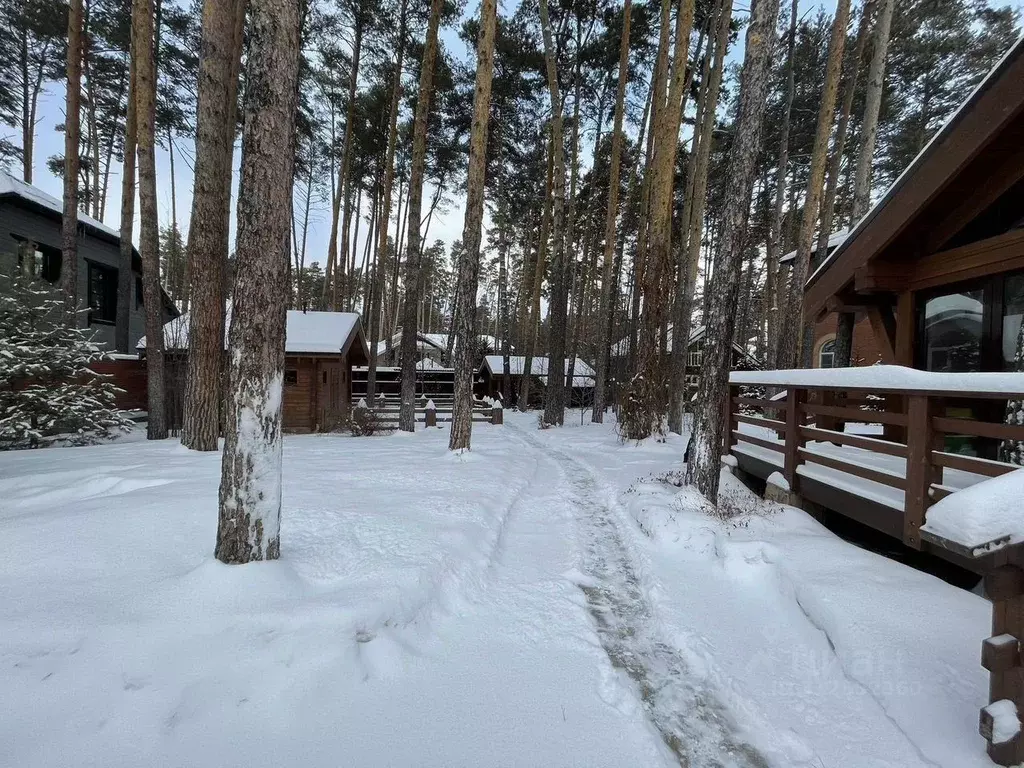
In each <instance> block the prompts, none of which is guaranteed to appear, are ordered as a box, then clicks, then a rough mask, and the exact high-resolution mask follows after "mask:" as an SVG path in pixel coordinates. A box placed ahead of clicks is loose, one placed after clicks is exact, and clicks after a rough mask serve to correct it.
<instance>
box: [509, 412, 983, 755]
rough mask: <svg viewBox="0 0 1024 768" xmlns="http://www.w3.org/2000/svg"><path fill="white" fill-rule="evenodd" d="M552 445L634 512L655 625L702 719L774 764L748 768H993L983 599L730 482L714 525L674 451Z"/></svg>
mask: <svg viewBox="0 0 1024 768" xmlns="http://www.w3.org/2000/svg"><path fill="white" fill-rule="evenodd" d="M514 418H515V417H513V418H511V419H510V421H514ZM538 434H539V435H540V436H541V439H542V440H545V441H550V443H551V444H552V446H554V447H557V448H558V449H559V450H562V451H565V452H566V453H568V454H569V455H571V456H573V457H576V458H577V459H578V460H579V462H580V463H581V464H585V465H586V466H588V467H589V468H591V470H592V471H593V473H594V476H595V477H596V478H600V481H601V483H602V493H603V494H604V495H605V497H606V498H609V499H612V500H614V503H615V504H616V505H617V506H618V508H619V509H620V515H619V518H620V520H621V522H620V530H622V531H625V532H626V533H624V534H623V535H628V532H629V531H630V530H632V535H631V537H630V541H631V546H632V547H634V548H635V551H636V552H637V556H636V557H637V561H638V562H639V563H640V566H639V568H640V573H641V587H640V588H641V590H642V592H643V593H644V594H647V595H649V596H650V597H651V603H652V610H653V611H654V614H655V615H654V621H655V622H656V623H657V624H658V626H660V627H662V628H663V632H664V634H663V636H662V637H663V639H664V638H667V639H666V642H669V643H671V644H672V645H673V646H674V647H675V648H677V649H678V652H679V653H680V654H682V655H684V656H685V657H686V658H687V659H688V662H689V664H690V672H689V675H690V677H692V678H694V679H696V680H697V681H698V682H697V683H695V684H698V685H699V686H700V693H701V700H702V701H703V702H704V703H703V705H702V706H701V707H699V708H698V711H703V716H704V717H706V718H713V719H715V720H716V721H718V722H727V723H730V724H731V727H732V728H734V729H735V736H734V738H735V739H736V740H737V741H739V742H745V743H746V744H749V745H751V746H752V747H753V748H755V749H756V750H757V752H758V753H759V755H760V757H761V758H763V759H762V761H761V762H757V761H756V760H737V764H740V765H751V764H756V765H770V766H779V768H783V767H785V768H789V767H791V766H807V767H808V768H810V767H811V766H815V767H818V766H868V765H871V766H875V765H877V766H883V765H884V766H901V768H911V767H912V768H925V767H926V766H928V767H929V768H935V766H940V767H941V768H989V767H990V766H991V762H990V761H989V759H988V757H987V755H986V754H985V742H984V740H983V739H982V738H981V737H980V736H979V735H978V732H977V722H978V719H977V718H978V711H979V709H980V708H981V707H982V706H984V705H985V703H986V702H987V701H988V675H987V673H986V671H985V670H984V669H982V668H981V666H980V665H979V664H978V651H979V646H980V643H981V640H982V639H983V638H984V636H985V635H986V630H987V627H988V626H989V624H990V621H991V616H990V613H991V607H990V605H989V604H988V603H987V602H986V601H985V600H984V599H982V598H980V597H978V596H977V595H974V594H971V593H969V592H967V591H964V590H961V589H958V588H956V587H953V586H950V585H948V584H946V583H944V582H942V581H940V580H938V579H936V578H934V577H932V576H930V575H927V574H924V573H921V572H919V571H915V570H913V569H911V568H909V567H907V566H905V565H902V564H900V563H897V562H894V561H892V560H889V559H887V558H885V557H882V556H880V555H876V554H874V553H872V552H868V551H865V550H862V549H859V548H858V547H856V546H854V545H852V544H850V543H847V542H845V541H843V540H841V539H839V538H838V537H837V536H835V535H834V534H832V533H831V532H829V531H828V530H827V529H825V528H824V527H823V526H821V525H820V524H819V523H817V522H816V521H815V520H814V519H813V518H811V517H810V516H809V515H807V514H806V513H804V512H803V511H801V510H798V509H795V508H793V507H787V506H784V505H780V504H767V503H764V502H762V501H760V500H759V499H757V498H756V497H755V496H753V494H751V493H750V492H749V491H747V490H746V488H744V487H743V486H742V485H741V484H740V483H739V481H738V480H737V479H736V478H734V477H732V476H731V475H729V474H727V473H723V475H722V478H721V491H720V497H721V498H722V499H724V500H725V502H726V506H727V507H729V508H731V509H733V510H735V512H736V514H733V515H731V516H724V515H719V516H716V515H714V514H710V513H709V510H708V507H707V505H706V504H705V503H704V502H703V501H702V500H701V499H700V498H699V497H698V496H696V494H695V492H694V491H693V490H692V489H688V488H685V487H676V486H675V484H674V482H671V479H672V478H678V475H679V466H680V465H679V462H680V458H681V456H682V445H683V442H682V441H681V440H680V439H679V438H676V437H675V436H671V439H670V443H669V444H667V445H660V446H659V445H657V444H654V443H651V444H644V445H642V446H640V447H638V448H634V447H633V446H632V445H626V446H622V448H621V449H617V450H616V449H613V448H612V446H611V445H610V442H611V441H612V440H613V439H614V434H613V431H612V429H611V427H610V426H609V425H605V426H604V427H599V426H598V425H592V426H591V427H589V428H588V429H587V430H585V431H577V432H576V433H575V434H572V438H571V441H570V440H569V439H568V438H567V437H566V436H565V435H566V433H565V432H560V431H559V430H547V431H545V432H541V433H538ZM638 476H642V477H645V478H646V479H645V480H644V481H642V482H637V477H638ZM666 480H669V481H666ZM950 498H951V499H954V498H955V497H950ZM922 648H927V649H928V653H922V652H921V649H922ZM653 684H654V685H656V686H671V685H672V684H673V683H672V682H671V679H670V678H665V679H658V680H655V681H654V683H653ZM700 764H710V765H713V764H714V762H712V761H710V760H709V761H707V763H700ZM727 764H728V763H727Z"/></svg>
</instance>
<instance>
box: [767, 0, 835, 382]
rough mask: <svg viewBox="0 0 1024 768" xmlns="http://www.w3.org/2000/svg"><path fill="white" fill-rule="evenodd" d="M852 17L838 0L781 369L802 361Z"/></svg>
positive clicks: (785, 320)
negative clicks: (808, 291) (807, 286)
mask: <svg viewBox="0 0 1024 768" xmlns="http://www.w3.org/2000/svg"><path fill="white" fill-rule="evenodd" d="M849 18H850V0H838V3H837V4H836V15H835V18H834V19H833V21H832V36H831V39H830V40H829V49H828V63H827V65H826V68H825V90H824V92H823V93H822V97H821V104H820V105H819V110H818V127H817V130H816V131H815V135H814V148H813V150H812V152H811V165H810V170H809V171H808V177H807V190H806V192H805V194H804V210H803V218H802V219H801V222H800V233H799V235H798V238H797V244H796V258H795V259H794V261H793V266H792V271H791V272H790V279H789V298H788V300H787V302H786V311H785V313H784V315H783V322H782V329H781V335H780V337H779V366H780V367H782V368H795V367H797V366H798V365H799V361H800V342H801V339H802V338H803V307H804V283H806V282H807V272H808V268H809V266H810V261H811V249H812V248H813V247H814V226H815V224H816V223H817V220H818V213H819V211H820V206H821V196H822V191H823V190H822V188H823V186H824V182H825V163H826V162H827V160H828V141H829V134H831V133H832V122H833V119H834V118H835V108H836V97H837V95H838V91H839V76H840V74H842V64H843V48H844V46H845V45H846V26H847V23H848V22H849Z"/></svg>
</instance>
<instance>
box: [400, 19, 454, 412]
mask: <svg viewBox="0 0 1024 768" xmlns="http://www.w3.org/2000/svg"><path fill="white" fill-rule="evenodd" d="M442 8H443V2H442V0H431V3H430V19H429V21H428V22H427V37H426V40H425V41H424V43H423V61H422V62H421V64H420V90H419V95H418V97H417V101H416V119H415V122H414V124H413V129H412V166H411V168H410V171H409V205H408V211H407V215H408V218H409V223H408V229H409V242H408V245H407V246H406V250H405V306H404V307H403V312H402V349H401V353H402V404H401V406H400V410H399V413H398V428H399V429H402V430H404V431H406V432H413V431H414V430H415V429H416V402H415V399H416V335H417V332H418V331H419V329H418V327H417V326H418V322H417V320H418V317H417V312H416V309H417V307H418V306H419V302H420V293H421V291H422V278H421V275H420V271H421V270H420V267H421V262H422V257H423V247H422V243H421V242H420V220H421V219H422V217H423V173H424V169H425V168H426V164H427V123H428V122H429V119H430V98H431V95H432V93H433V90H434V62H435V60H436V59H437V29H438V27H439V26H440V24H441V10H442Z"/></svg>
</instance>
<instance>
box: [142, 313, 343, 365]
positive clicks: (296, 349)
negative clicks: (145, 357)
mask: <svg viewBox="0 0 1024 768" xmlns="http://www.w3.org/2000/svg"><path fill="white" fill-rule="evenodd" d="M190 321H191V313H190V312H186V313H185V314H183V315H181V317H176V318H174V319H173V320H171V321H170V322H168V323H166V324H165V325H164V348H165V349H167V350H185V349H188V332H189V323H190ZM230 326H231V304H230V303H228V305H227V311H226V314H225V323H224V348H225V349H227V346H228V329H229V328H230ZM358 328H359V315H358V314H356V313H355V312H303V311H301V310H297V309H290V310H288V320H287V325H286V327H285V347H284V348H285V352H290V353H291V354H321V355H331V354H338V353H340V352H341V351H342V349H344V348H345V346H346V345H347V344H348V343H349V339H350V337H351V336H352V334H354V333H356V332H357V330H358ZM135 348H136V349H145V348H146V337H145V336H143V337H142V338H141V339H139V343H138V344H136V345H135Z"/></svg>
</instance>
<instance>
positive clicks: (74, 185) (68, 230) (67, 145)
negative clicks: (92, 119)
mask: <svg viewBox="0 0 1024 768" xmlns="http://www.w3.org/2000/svg"><path fill="white" fill-rule="evenodd" d="M82 23H83V19H82V0H71V1H70V3H69V4H68V59H67V76H68V79H67V96H66V99H65V106H64V214H63V218H62V221H61V240H60V249H61V275H60V278H61V291H62V293H63V294H64V322H65V323H66V324H67V325H70V326H72V327H78V326H79V325H80V324H81V321H80V318H79V314H78V171H79V166H80V162H79V155H78V152H79V146H78V145H79V141H80V139H81V102H82Z"/></svg>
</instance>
